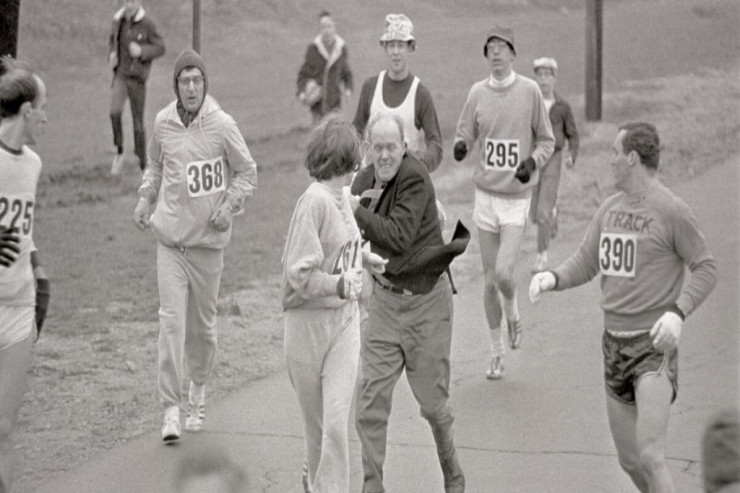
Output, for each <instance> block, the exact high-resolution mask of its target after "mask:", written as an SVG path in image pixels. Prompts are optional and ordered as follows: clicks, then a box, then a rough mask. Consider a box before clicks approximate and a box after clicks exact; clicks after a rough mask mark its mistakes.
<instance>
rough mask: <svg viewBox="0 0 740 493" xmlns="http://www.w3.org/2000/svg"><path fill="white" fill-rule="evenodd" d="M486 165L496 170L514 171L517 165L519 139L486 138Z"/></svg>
mask: <svg viewBox="0 0 740 493" xmlns="http://www.w3.org/2000/svg"><path fill="white" fill-rule="evenodd" d="M486 166H487V167H489V168H491V169H493V170H496V171H514V170H515V169H516V167H517V166H519V141H518V140H499V139H486Z"/></svg>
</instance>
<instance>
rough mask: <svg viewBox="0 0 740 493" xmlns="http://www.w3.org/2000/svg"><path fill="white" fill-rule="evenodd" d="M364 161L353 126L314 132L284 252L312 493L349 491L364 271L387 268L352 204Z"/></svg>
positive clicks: (336, 124) (292, 367) (291, 355)
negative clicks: (364, 242) (368, 243)
mask: <svg viewBox="0 0 740 493" xmlns="http://www.w3.org/2000/svg"><path fill="white" fill-rule="evenodd" d="M359 163H360V141H359V138H358V136H357V133H356V132H355V129H354V127H353V126H352V125H351V124H350V123H347V122H344V121H342V120H340V119H339V118H337V117H332V118H329V119H327V120H325V121H324V122H322V123H321V124H320V125H319V126H318V127H316V128H315V129H314V131H313V132H312V134H311V137H310V139H309V142H308V149H307V152H306V160H305V166H306V169H308V173H309V175H311V177H312V178H313V179H314V181H313V182H312V183H311V184H310V185H309V187H308V189H307V190H306V191H305V192H304V193H303V195H301V197H300V198H299V199H298V203H297V204H296V207H295V211H294V212H293V218H292V219H291V222H290V227H289V229H288V238H287V241H286V243H285V250H284V253H283V280H282V288H281V301H282V306H283V309H284V310H285V358H286V361H287V367H288V375H289V376H290V381H291V384H292V385H293V388H294V389H295V391H296V394H298V402H299V404H300V407H301V412H302V414H303V426H304V430H305V433H306V466H305V467H304V471H303V483H304V489H305V490H306V491H312V492H313V493H321V492H327V493H331V492H335V491H349V489H350V488H349V471H350V468H349V441H348V440H349V439H348V432H349V430H348V423H349V416H350V412H351V409H352V402H353V395H354V391H355V384H356V377H357V365H358V363H359V352H360V318H359V311H358V306H357V297H358V295H359V293H360V291H361V289H362V275H361V269H362V267H363V265H364V266H365V267H366V268H368V269H370V271H371V272H373V273H376V274H382V273H383V272H384V270H385V267H384V266H385V261H384V260H383V259H382V258H381V257H380V256H378V255H376V254H374V253H371V252H363V251H362V249H361V244H360V243H361V237H360V231H359V229H358V228H357V223H356V222H355V218H354V216H353V215H352V209H351V208H350V204H349V200H348V192H349V189H348V188H347V187H348V185H349V184H350V182H351V180H352V174H353V172H354V171H355V170H356V169H357V167H358V165H359Z"/></svg>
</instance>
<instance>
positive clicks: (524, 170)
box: [514, 157, 535, 183]
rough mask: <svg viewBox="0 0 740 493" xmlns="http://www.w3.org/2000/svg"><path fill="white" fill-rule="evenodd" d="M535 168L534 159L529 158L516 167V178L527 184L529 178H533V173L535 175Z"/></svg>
mask: <svg viewBox="0 0 740 493" xmlns="http://www.w3.org/2000/svg"><path fill="white" fill-rule="evenodd" d="M534 168H535V164H534V159H532V158H531V157H528V158H527V159H525V160H524V161H522V162H521V163H519V166H517V167H516V174H515V175H514V176H516V179H517V180H519V181H520V182H522V183H527V182H528V181H529V178H530V177H531V176H532V173H534Z"/></svg>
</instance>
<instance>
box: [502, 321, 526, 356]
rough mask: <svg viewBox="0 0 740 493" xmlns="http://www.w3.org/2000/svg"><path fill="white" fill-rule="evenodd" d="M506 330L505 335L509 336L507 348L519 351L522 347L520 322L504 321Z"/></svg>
mask: <svg viewBox="0 0 740 493" xmlns="http://www.w3.org/2000/svg"><path fill="white" fill-rule="evenodd" d="M506 325H507V330H506V333H507V334H508V335H509V337H508V339H507V340H508V341H509V347H510V348H511V349H519V346H521V345H522V320H521V319H520V318H517V319H506Z"/></svg>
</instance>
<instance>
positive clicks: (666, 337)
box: [650, 312, 683, 352]
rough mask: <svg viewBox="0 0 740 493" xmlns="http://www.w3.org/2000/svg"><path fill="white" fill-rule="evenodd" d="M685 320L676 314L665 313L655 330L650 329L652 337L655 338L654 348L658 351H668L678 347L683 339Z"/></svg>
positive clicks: (654, 327) (654, 326) (656, 323)
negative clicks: (682, 331) (679, 340)
mask: <svg viewBox="0 0 740 493" xmlns="http://www.w3.org/2000/svg"><path fill="white" fill-rule="evenodd" d="M682 326H683V320H681V317H679V316H678V314H677V313H674V312H665V313H664V314H663V315H662V316H661V317H660V318H659V319H658V321H657V322H655V325H653V328H652V329H650V337H652V338H653V347H654V348H655V349H657V350H658V351H663V352H665V351H668V350H672V349H676V347H678V339H679V338H680V337H681V327H682Z"/></svg>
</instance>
